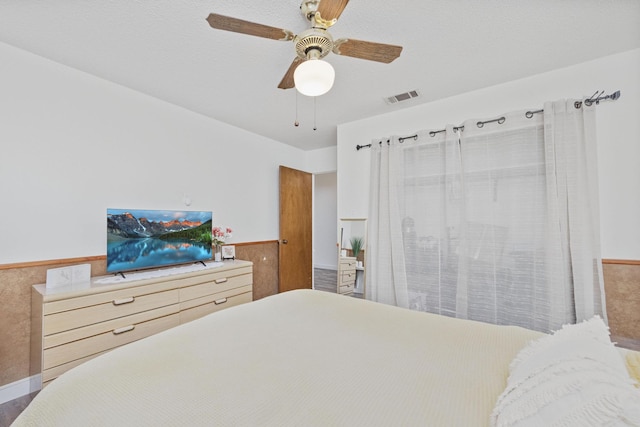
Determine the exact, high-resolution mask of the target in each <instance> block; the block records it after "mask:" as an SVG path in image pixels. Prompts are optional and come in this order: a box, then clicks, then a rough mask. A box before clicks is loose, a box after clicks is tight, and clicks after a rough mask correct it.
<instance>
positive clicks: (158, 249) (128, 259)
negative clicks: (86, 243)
mask: <svg viewBox="0 0 640 427" xmlns="http://www.w3.org/2000/svg"><path fill="white" fill-rule="evenodd" d="M212 217H213V215H212V213H211V212H207V211H169V210H166V211H165V210H140V209H107V272H110V273H122V272H124V271H131V270H141V269H148V268H154V267H164V266H169V265H174V264H184V263H193V262H198V261H203V262H204V261H206V260H210V259H211V225H212Z"/></svg>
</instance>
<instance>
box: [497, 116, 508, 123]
mask: <svg viewBox="0 0 640 427" xmlns="http://www.w3.org/2000/svg"><path fill="white" fill-rule="evenodd" d="M505 120H507V119H506V118H505V117H504V116H502V117H500V118H499V119H498V124H499V125H501V124H503V123H504V121H505Z"/></svg>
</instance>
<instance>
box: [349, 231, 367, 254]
mask: <svg viewBox="0 0 640 427" xmlns="http://www.w3.org/2000/svg"><path fill="white" fill-rule="evenodd" d="M349 243H351V251H352V252H353V256H354V257H356V258H357V257H358V254H359V253H360V250H361V249H362V245H363V243H364V238H362V237H356V236H354V237H352V238H351V240H349Z"/></svg>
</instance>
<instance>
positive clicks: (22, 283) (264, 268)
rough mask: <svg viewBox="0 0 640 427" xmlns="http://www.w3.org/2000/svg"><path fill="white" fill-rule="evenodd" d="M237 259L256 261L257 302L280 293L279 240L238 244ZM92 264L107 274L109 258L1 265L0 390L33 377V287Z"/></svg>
mask: <svg viewBox="0 0 640 427" xmlns="http://www.w3.org/2000/svg"><path fill="white" fill-rule="evenodd" d="M235 247H236V257H237V258H238V259H244V260H247V261H252V262H253V299H254V300H255V299H260V298H264V297H265V296H268V295H273V294H275V293H277V292H278V241H277V240H273V241H264V242H251V243H238V244H236V245H235ZM75 264H91V275H92V276H103V275H105V274H107V273H106V269H107V267H106V258H105V256H104V255H103V256H95V257H80V258H73V259H63V260H51V261H37V262H27V263H19V264H4V265H0V387H1V386H3V385H6V384H11V383H13V382H15V381H18V380H22V379H24V378H27V377H28V376H29V360H30V355H29V348H30V344H29V342H30V334H31V286H32V285H36V284H39V283H44V282H45V281H46V278H47V269H49V268H58V267H64V266H69V265H75Z"/></svg>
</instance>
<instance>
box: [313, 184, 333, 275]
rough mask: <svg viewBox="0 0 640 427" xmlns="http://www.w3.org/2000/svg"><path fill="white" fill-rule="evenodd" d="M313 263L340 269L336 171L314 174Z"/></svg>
mask: <svg viewBox="0 0 640 427" xmlns="http://www.w3.org/2000/svg"><path fill="white" fill-rule="evenodd" d="M314 183H315V185H314V208H313V219H314V221H313V265H314V267H316V268H327V269H331V270H337V269H338V247H337V246H336V244H337V242H338V241H337V240H336V236H335V230H336V228H337V227H338V208H337V194H336V190H337V175H336V173H335V172H331V173H323V174H317V175H314Z"/></svg>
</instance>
